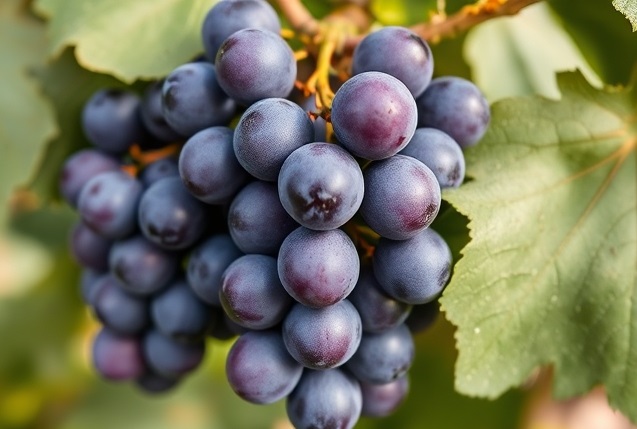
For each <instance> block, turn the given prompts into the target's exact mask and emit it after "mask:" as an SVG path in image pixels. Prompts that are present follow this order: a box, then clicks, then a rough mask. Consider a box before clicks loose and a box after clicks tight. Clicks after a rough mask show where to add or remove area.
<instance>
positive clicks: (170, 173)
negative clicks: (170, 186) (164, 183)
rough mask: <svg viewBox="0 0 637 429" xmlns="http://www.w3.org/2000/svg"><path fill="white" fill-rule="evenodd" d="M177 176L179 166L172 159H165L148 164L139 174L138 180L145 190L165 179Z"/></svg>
mask: <svg viewBox="0 0 637 429" xmlns="http://www.w3.org/2000/svg"><path fill="white" fill-rule="evenodd" d="M175 176H179V164H177V161H176V160H175V159H174V158H171V157H167V158H162V159H159V160H157V161H155V162H152V163H150V164H148V165H147V166H146V167H144V169H143V170H142V171H141V173H140V174H139V180H141V182H142V184H143V185H144V187H145V188H148V187H149V186H150V185H152V184H153V183H155V182H157V181H159V180H161V179H165V178H166V177H175Z"/></svg>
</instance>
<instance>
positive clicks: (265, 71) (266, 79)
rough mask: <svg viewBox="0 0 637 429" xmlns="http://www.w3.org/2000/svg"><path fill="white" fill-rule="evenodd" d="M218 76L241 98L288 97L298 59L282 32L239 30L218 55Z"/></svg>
mask: <svg viewBox="0 0 637 429" xmlns="http://www.w3.org/2000/svg"><path fill="white" fill-rule="evenodd" d="M215 66H216V69H217V79H218V81H219V85H221V87H222V88H223V90H224V91H225V92H226V93H227V94H228V95H229V96H230V97H232V98H234V99H235V100H237V102H239V103H241V104H244V105H250V104H252V103H254V102H255V101H259V100H262V99H264V98H275V97H280V98H285V97H287V96H288V94H289V93H290V91H292V88H293V87H294V82H295V80H296V59H295V58H294V53H293V52H292V49H290V46H289V45H288V44H287V43H286V42H285V40H283V39H282V38H281V37H280V36H279V35H278V34H275V33H272V32H271V31H268V30H261V29H258V28H247V29H244V30H239V31H237V32H236V33H233V34H232V35H230V36H229V37H228V38H227V39H226V40H225V41H224V42H223V44H222V45H221V47H220V48H219V51H218V52H217V56H216V58H215Z"/></svg>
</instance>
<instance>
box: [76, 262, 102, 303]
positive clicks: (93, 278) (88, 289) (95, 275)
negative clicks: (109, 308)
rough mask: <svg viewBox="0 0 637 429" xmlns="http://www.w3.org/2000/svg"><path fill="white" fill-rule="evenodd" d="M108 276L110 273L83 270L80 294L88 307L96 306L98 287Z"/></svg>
mask: <svg viewBox="0 0 637 429" xmlns="http://www.w3.org/2000/svg"><path fill="white" fill-rule="evenodd" d="M106 275H108V273H103V272H99V271H95V270H92V269H90V268H85V269H83V270H82V274H81V276H80V294H81V296H82V301H84V303H85V304H86V305H89V306H91V307H92V306H94V305H95V292H96V286H97V285H98V284H99V281H100V279H101V278H102V277H103V276H106Z"/></svg>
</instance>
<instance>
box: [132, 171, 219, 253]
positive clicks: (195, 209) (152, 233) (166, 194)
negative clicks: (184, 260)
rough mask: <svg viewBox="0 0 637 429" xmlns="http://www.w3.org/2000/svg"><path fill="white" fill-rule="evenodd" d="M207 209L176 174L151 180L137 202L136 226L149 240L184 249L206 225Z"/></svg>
mask: <svg viewBox="0 0 637 429" xmlns="http://www.w3.org/2000/svg"><path fill="white" fill-rule="evenodd" d="M206 215H207V209H206V207H205V206H204V204H203V203H201V202H200V201H199V200H197V199H196V198H194V197H193V196H192V195H190V193H189V192H188V190H187V189H186V188H185V187H184V185H183V183H182V182H181V179H180V178H179V177H168V178H165V179H161V180H159V181H157V182H155V183H154V184H153V185H152V186H151V187H150V188H148V189H147V190H146V192H144V194H143V195H142V198H141V201H140V203H139V226H140V228H141V230H142V232H143V234H144V236H145V237H146V238H147V239H149V240H150V241H151V242H153V243H155V244H157V245H159V246H161V247H163V248H165V249H169V250H178V249H185V248H187V247H190V246H192V245H193V244H194V243H195V242H196V241H197V240H199V239H200V238H201V236H202V235H203V233H204V231H205V229H206Z"/></svg>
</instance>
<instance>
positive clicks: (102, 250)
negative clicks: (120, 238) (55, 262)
mask: <svg viewBox="0 0 637 429" xmlns="http://www.w3.org/2000/svg"><path fill="white" fill-rule="evenodd" d="M70 242H71V243H70V244H71V246H70V247H71V253H72V254H73V256H74V257H75V260H76V261H77V262H78V263H79V264H80V265H82V266H83V267H87V268H92V269H93V270H96V271H106V270H108V253H109V251H110V250H111V245H112V244H113V242H112V241H111V240H108V239H106V238H104V237H102V236H101V235H99V234H97V233H96V232H94V231H93V230H92V229H91V228H89V227H87V226H86V225H84V223H82V222H78V223H77V224H75V226H74V227H73V230H72V231H71V240H70Z"/></svg>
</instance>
